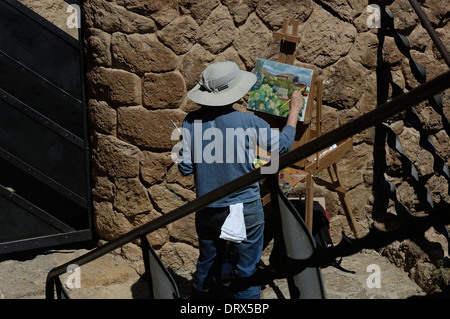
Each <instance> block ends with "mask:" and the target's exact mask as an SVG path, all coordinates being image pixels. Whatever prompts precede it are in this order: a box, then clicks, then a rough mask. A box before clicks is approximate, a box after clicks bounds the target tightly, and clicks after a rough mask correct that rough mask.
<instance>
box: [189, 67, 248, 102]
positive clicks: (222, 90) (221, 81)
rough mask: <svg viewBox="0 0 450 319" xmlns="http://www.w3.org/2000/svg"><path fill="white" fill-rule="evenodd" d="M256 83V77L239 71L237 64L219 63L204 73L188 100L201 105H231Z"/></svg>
mask: <svg viewBox="0 0 450 319" xmlns="http://www.w3.org/2000/svg"><path fill="white" fill-rule="evenodd" d="M255 82H256V75H254V74H253V73H251V72H247V71H243V70H241V69H239V67H238V65H237V64H236V63H234V62H231V61H226V62H218V63H214V64H211V65H210V66H208V67H207V68H206V69H205V70H204V71H203V72H202V74H201V75H200V80H199V82H198V84H197V85H196V86H195V87H194V88H193V89H192V90H190V91H189V92H188V98H189V99H191V100H192V101H194V102H195V103H198V104H200V105H209V106H222V105H229V104H232V103H234V102H236V101H238V100H240V99H241V98H243V97H244V96H245V94H247V92H248V91H249V90H250V89H251V87H252V86H253V84H255Z"/></svg>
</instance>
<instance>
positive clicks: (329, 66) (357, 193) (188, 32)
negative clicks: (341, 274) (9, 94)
mask: <svg viewBox="0 0 450 319" xmlns="http://www.w3.org/2000/svg"><path fill="white" fill-rule="evenodd" d="M386 2H387V4H388V7H389V8H390V9H391V10H392V11H393V12H394V15H395V26H396V27H397V28H398V29H399V30H400V31H401V33H402V34H403V35H405V36H407V37H408V38H409V40H410V42H411V46H412V56H413V57H414V59H415V60H416V61H417V62H419V63H421V64H423V65H424V66H425V67H426V68H427V72H428V78H432V77H434V76H435V75H438V74H440V73H441V72H442V71H443V70H445V69H447V67H446V65H445V64H444V62H443V60H442V58H441V57H440V55H439V53H438V52H437V50H436V49H435V47H434V45H433V44H432V41H431V40H430V38H429V37H428V35H427V33H426V31H425V30H424V29H423V28H422V27H421V26H420V23H419V20H418V18H417V16H416V15H415V13H414V12H413V10H412V9H411V7H410V5H409V3H408V1H407V0H396V1H386ZM421 4H422V5H423V7H424V10H425V12H426V13H427V15H428V16H429V18H430V20H431V21H432V23H433V25H434V26H435V28H436V29H437V31H438V33H439V34H440V36H441V37H442V40H443V41H444V43H447V45H448V43H449V42H450V41H449V34H450V32H449V31H450V30H449V28H450V26H449V24H448V23H447V22H448V19H449V15H448V8H444V7H439V6H436V5H435V4H434V5H433V1H431V0H424V1H421ZM367 5H368V1H367V0H315V1H313V0H304V1H294V0H268V1H257V0H221V1H220V0H161V1H140V0H108V1H106V0H86V1H85V2H84V10H85V21H84V22H85V25H86V27H87V28H86V32H85V39H84V40H85V45H86V46H85V48H86V58H87V79H88V95H89V111H90V123H91V129H92V141H91V144H92V163H93V181H94V183H93V195H94V213H95V227H96V231H97V233H98V235H99V237H100V238H101V239H102V240H105V241H108V240H111V239H113V238H115V237H117V236H119V235H121V234H124V233H126V232H127V231H129V230H131V229H133V228H134V227H137V226H140V225H142V224H144V223H146V222H149V221H151V220H152V219H154V218H156V217H158V216H161V215H163V214H166V213H168V212H169V211H171V210H172V209H174V208H176V207H179V206H180V205H183V204H184V203H186V202H188V201H191V200H193V199H194V198H195V193H194V185H193V180H192V178H188V177H182V176H181V175H180V174H179V173H178V171H177V168H176V166H175V165H174V164H173V162H172V160H171V158H170V150H171V148H172V146H173V145H174V144H175V143H176V141H174V140H171V133H172V130H173V126H172V124H171V122H170V120H173V121H174V122H175V123H176V124H177V125H178V126H179V125H180V124H181V122H182V120H183V118H184V117H185V115H186V114H187V112H189V111H191V110H194V109H195V108H196V105H194V104H193V103H192V102H190V101H189V100H188V99H187V97H186V93H187V91H188V90H190V89H191V88H192V87H193V86H194V85H195V83H196V80H197V79H198V76H199V74H200V73H201V71H202V70H203V69H204V68H205V67H206V66H207V65H209V64H210V63H212V62H217V61H224V60H232V61H234V62H236V63H237V64H238V65H239V66H240V67H241V68H243V69H246V70H248V71H252V70H253V67H254V63H255V60H256V58H257V57H260V58H265V59H271V60H277V58H278V52H279V41H277V40H274V39H273V38H272V33H273V32H274V31H277V30H279V29H280V28H281V26H282V22H283V19H284V18H292V19H296V20H298V21H299V34H300V38H301V40H300V43H299V44H298V45H297V50H296V53H295V56H296V62H295V64H296V65H299V66H303V67H308V68H312V69H314V70H315V72H316V73H317V74H318V75H319V76H320V77H321V78H322V79H323V80H324V92H323V102H324V106H323V125H324V130H325V131H326V132H327V131H331V130H333V129H334V128H336V127H338V126H340V125H342V124H344V123H347V122H348V121H350V120H352V119H354V118H356V117H358V116H360V115H362V114H364V113H366V112H368V111H370V110H372V109H374V108H375V107H376V76H375V67H376V63H377V50H378V39H377V29H369V28H368V27H367V19H368V17H369V13H368V12H367V10H366V9H367ZM384 54H385V56H386V59H387V60H388V62H389V63H390V64H391V66H392V70H393V74H394V78H395V81H396V83H398V84H399V85H400V86H401V87H402V88H403V89H405V90H409V89H411V88H413V87H415V86H417V85H418V83H417V82H416V81H415V80H414V79H413V77H412V76H411V75H410V74H411V73H410V71H409V65H408V60H407V59H406V58H405V57H404V56H403V55H402V54H401V53H400V52H399V51H398V49H397V48H396V46H395V44H394V40H393V38H392V37H390V36H388V37H387V39H386V41H385V44H384ZM443 97H444V105H445V106H446V109H445V112H446V114H447V116H450V109H449V107H448V105H449V104H450V103H448V102H449V101H448V100H449V92H448V91H447V92H446V93H445V94H444V95H443ZM236 108H237V109H239V110H241V111H245V103H244V104H238V105H236ZM417 111H418V113H419V114H420V115H421V116H422V118H423V121H424V122H425V125H426V126H427V130H428V132H429V133H430V134H431V135H432V139H433V142H434V143H435V144H436V148H437V150H438V152H439V153H440V155H441V156H442V157H443V158H445V159H446V161H447V164H450V162H449V158H450V154H449V149H450V148H449V147H448V136H447V135H446V134H445V131H443V129H442V123H441V121H440V117H439V116H438V115H437V114H435V113H434V112H433V110H432V109H431V108H430V107H429V106H428V105H426V104H424V105H422V106H421V107H420V108H417ZM388 124H389V125H391V126H392V127H393V128H395V130H396V132H397V133H398V134H399V136H400V138H401V140H402V143H403V144H404V148H405V149H407V148H408V144H409V143H410V142H411V143H413V142H414V143H415V141H414V140H415V139H417V137H418V135H417V133H416V132H414V131H412V130H410V129H409V128H408V127H406V126H405V125H404V123H403V121H402V118H401V117H397V118H395V119H392V120H390V121H388ZM373 141H374V130H373V129H368V130H366V131H364V132H361V133H360V134H357V135H356V136H354V137H353V143H354V145H353V150H352V152H351V153H350V154H348V156H347V157H346V158H344V159H342V160H341V161H340V162H339V170H340V174H341V176H342V178H343V183H344V185H345V186H346V188H347V189H348V200H349V203H350V206H351V209H352V210H353V213H354V215H355V218H356V220H357V223H358V227H359V231H360V233H361V234H364V233H365V232H366V231H367V229H368V226H369V225H370V224H371V223H372V203H373V196H372V177H373V156H372V152H373ZM410 155H411V158H412V159H413V161H414V164H416V165H417V166H418V167H419V169H420V172H421V174H423V175H422V176H425V178H424V182H425V183H426V184H427V187H428V186H429V187H430V193H431V195H432V196H433V198H434V199H437V198H438V196H439V194H444V199H445V200H446V201H449V198H448V184H447V183H446V182H445V181H440V180H439V179H438V178H437V177H436V176H435V175H434V174H433V171H432V167H431V166H430V165H429V163H430V160H429V158H427V157H426V156H428V155H425V154H423V151H422V150H420V149H417V148H413V149H412V150H411V153H410ZM395 160H396V159H395V158H394V157H392V163H394V162H395ZM323 178H324V179H327V176H326V175H324V176H323ZM397 184H398V185H397V186H398V189H399V192H401V194H400V196H401V197H403V199H404V200H405V201H406V203H404V204H405V205H406V206H414V202H413V199H409V198H408V194H409V193H408V192H409V190H408V189H407V187H406V185H404V186H405V187H403V186H402V185H403V183H402V182H401V181H400V179H399V180H398V181H397ZM315 192H316V193H315V194H316V195H317V196H323V197H325V198H326V206H327V211H328V213H329V214H330V216H331V217H332V221H333V224H332V225H333V226H332V231H333V235H334V236H335V238H336V240H339V238H338V237H339V236H340V233H341V231H342V230H344V231H345V232H346V233H347V234H350V235H351V232H350V230H349V228H348V225H347V222H346V220H345V217H344V216H343V212H342V209H341V208H340V203H339V201H338V197H337V195H336V194H335V193H332V192H329V191H327V190H326V189H325V188H323V187H321V186H317V187H316V189H315ZM149 239H150V242H151V244H152V245H153V246H154V247H155V248H156V249H157V250H158V251H160V252H161V255H162V256H163V260H164V261H165V262H166V263H167V264H168V266H169V267H170V268H171V269H172V270H174V271H175V272H177V273H179V274H183V276H186V274H188V276H189V272H190V271H192V269H193V265H194V263H195V260H196V258H197V255H198V251H197V249H196V245H197V243H196V235H195V229H194V223H193V216H192V215H191V216H188V217H185V218H183V219H182V220H180V221H178V222H176V223H174V224H171V225H169V226H168V227H165V228H163V229H160V230H158V231H156V232H154V233H152V234H150V235H149ZM123 253H124V254H125V255H126V256H127V257H128V258H132V259H133V258H137V256H138V255H139V250H138V246H137V245H136V244H135V243H134V244H130V245H127V246H126V247H124V248H123Z"/></svg>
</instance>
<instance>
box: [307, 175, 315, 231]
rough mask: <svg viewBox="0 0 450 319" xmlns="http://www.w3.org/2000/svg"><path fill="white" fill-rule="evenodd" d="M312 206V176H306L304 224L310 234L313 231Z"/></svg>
mask: <svg viewBox="0 0 450 319" xmlns="http://www.w3.org/2000/svg"><path fill="white" fill-rule="evenodd" d="M313 204H314V184H313V179H312V175H311V174H308V175H307V176H306V203H305V209H306V212H305V223H306V226H307V227H308V228H309V230H310V231H311V233H312V229H313V227H312V226H313Z"/></svg>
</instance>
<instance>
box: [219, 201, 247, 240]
mask: <svg viewBox="0 0 450 319" xmlns="http://www.w3.org/2000/svg"><path fill="white" fill-rule="evenodd" d="M220 238H222V239H225V240H230V241H233V242H235V243H240V242H241V241H243V240H246V239H247V231H246V229H245V220H244V204H242V203H239V204H234V205H230V213H229V214H228V216H227V218H226V219H225V222H224V223H223V225H222V228H221V233H220Z"/></svg>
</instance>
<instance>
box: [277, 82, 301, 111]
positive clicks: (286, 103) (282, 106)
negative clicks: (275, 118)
mask: <svg viewBox="0 0 450 319" xmlns="http://www.w3.org/2000/svg"><path fill="white" fill-rule="evenodd" d="M304 90H306V86H305V87H304V88H303V89H302V90H301V91H300V90H298V91H299V92H300V93H303V91H304ZM291 100H292V99H289V100H287V101H286V102H285V103H284V104H283V105H282V106H280V109H281V108H283V107H284V106H285V105H286V104H288V103H289V102H290V101H291Z"/></svg>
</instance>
